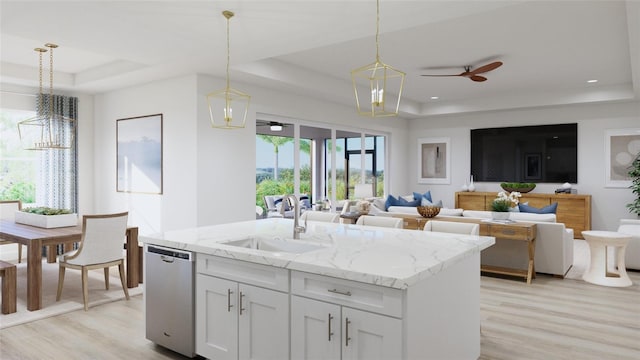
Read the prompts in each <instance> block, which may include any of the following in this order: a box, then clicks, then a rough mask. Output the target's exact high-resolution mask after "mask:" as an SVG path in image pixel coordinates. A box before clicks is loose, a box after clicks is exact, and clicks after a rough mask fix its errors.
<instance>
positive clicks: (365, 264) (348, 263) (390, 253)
mask: <svg viewBox="0 0 640 360" xmlns="http://www.w3.org/2000/svg"><path fill="white" fill-rule="evenodd" d="M292 236H293V220H291V219H283V218H272V219H263V220H255V221H245V222H236V223H230V224H222V225H214V226H204V227H198V228H192V229H185V230H175V231H166V232H164V233H160V234H155V235H147V236H144V235H140V240H141V241H142V242H144V243H146V244H154V245H159V246H167V247H172V248H176V249H182V250H189V251H193V252H197V253H204V254H209V255H215V256H221V257H225V258H232V259H237V260H243V261H249V262H253V263H258V264H264V265H270V266H276V267H281V268H286V269H290V270H299V271H305V272H310V273H315V274H319V275H326V276H333V277H337V278H342V279H347V280H353V281H360V282H364V283H369V284H375V285H380V286H387V287H391V288H397V289H406V288H408V287H410V286H411V285H413V284H415V283H417V282H418V281H420V280H422V279H424V278H427V277H429V276H434V275H436V274H438V273H439V272H440V271H442V270H443V269H446V268H447V267H449V266H452V265H454V264H456V263H458V262H460V261H462V260H463V259H464V258H466V257H469V256H473V255H474V254H477V253H479V252H480V251H481V250H483V249H485V248H487V247H489V246H491V245H493V244H494V243H495V239H494V238H493V237H486V236H469V235H459V234H444V233H437V232H428V231H418V230H403V229H391V228H382V227H374V226H360V225H346V224H336V223H325V222H314V221H309V222H308V223H307V231H306V233H303V234H300V240H291V241H300V242H301V244H302V243H313V244H320V245H322V248H320V249H318V250H313V251H309V252H305V253H301V254H293V253H286V252H265V251H261V250H254V249H248V248H242V247H236V246H231V245H226V244H225V242H229V241H233V240H242V239H248V238H263V239H292ZM478 271H479V269H478Z"/></svg>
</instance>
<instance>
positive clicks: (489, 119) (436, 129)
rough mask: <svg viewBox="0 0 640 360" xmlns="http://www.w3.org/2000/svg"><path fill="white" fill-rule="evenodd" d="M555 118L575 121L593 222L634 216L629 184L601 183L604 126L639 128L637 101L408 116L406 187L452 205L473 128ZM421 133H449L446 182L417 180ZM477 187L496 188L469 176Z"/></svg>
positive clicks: (611, 226)
mask: <svg viewBox="0 0 640 360" xmlns="http://www.w3.org/2000/svg"><path fill="white" fill-rule="evenodd" d="M558 123H577V124H578V183H577V184H575V185H574V187H575V188H577V190H578V193H579V194H590V195H592V202H591V209H592V213H591V215H592V228H593V229H599V230H615V229H617V227H618V220H619V219H621V218H634V217H635V215H634V214H630V213H629V212H628V210H627V208H626V206H625V205H626V204H628V203H630V202H631V201H632V200H633V199H634V196H633V194H632V193H631V190H629V189H624V188H622V189H620V188H606V187H605V159H604V147H605V145H604V140H605V130H606V129H624V128H640V102H633V103H619V104H590V105H575V106H559V107H553V108H542V109H522V110H509V111H492V112H483V113H473V114H463V115H450V116H436V117H429V118H427V119H418V120H412V121H410V124H409V129H408V130H409V134H410V135H409V136H410V139H409V140H408V141H407V145H408V151H409V156H408V159H409V164H416V165H415V166H411V167H410V169H411V170H410V171H409V178H410V188H411V189H419V190H420V191H422V192H424V191H426V190H431V192H432V194H433V198H434V200H440V199H441V200H442V201H443V203H444V205H445V206H447V207H453V206H454V193H455V192H456V191H459V190H460V188H461V187H462V185H463V184H464V183H465V180H467V179H468V178H469V175H470V165H471V158H470V141H469V140H470V135H469V131H470V130H471V129H475V128H486V127H502V126H524V125H542V124H558ZM422 137H450V138H451V157H452V158H451V165H452V169H451V184H450V185H424V184H418V183H417V176H418V173H417V162H418V159H417V156H418V154H417V146H418V145H417V139H419V138H422ZM474 185H475V186H476V191H499V190H500V186H499V184H498V183H478V182H474ZM559 187H560V184H538V186H537V187H536V189H535V190H534V192H539V193H553V192H554V191H555V189H557V188H559Z"/></svg>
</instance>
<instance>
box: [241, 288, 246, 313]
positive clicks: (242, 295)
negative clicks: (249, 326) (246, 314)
mask: <svg viewBox="0 0 640 360" xmlns="http://www.w3.org/2000/svg"><path fill="white" fill-rule="evenodd" d="M243 297H244V294H243V293H242V291H240V315H242V310H247V309H245V308H243V307H242V298H243Z"/></svg>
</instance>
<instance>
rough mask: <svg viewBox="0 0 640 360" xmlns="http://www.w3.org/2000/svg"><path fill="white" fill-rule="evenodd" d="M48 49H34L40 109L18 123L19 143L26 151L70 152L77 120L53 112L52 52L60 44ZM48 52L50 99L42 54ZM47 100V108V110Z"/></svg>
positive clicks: (49, 44)
mask: <svg viewBox="0 0 640 360" xmlns="http://www.w3.org/2000/svg"><path fill="white" fill-rule="evenodd" d="M44 46H46V47H48V48H49V50H47V49H45V48H35V49H34V50H35V51H36V52H37V53H38V58H39V67H38V74H39V80H40V88H39V97H38V109H37V114H36V116H35V117H32V118H29V119H27V120H23V121H20V122H19V123H18V134H19V136H20V142H21V144H22V147H23V148H24V149H25V150H48V149H70V148H71V146H72V144H73V142H74V137H75V124H76V122H75V119H72V118H69V117H66V116H63V115H59V114H55V113H54V111H53V49H55V48H57V47H58V45H56V44H51V43H47V44H45V45H44ZM47 51H49V96H48V97H46V96H45V94H44V92H43V90H42V73H43V68H42V54H44V53H45V52H47ZM45 100H46V103H48V109H46V110H45Z"/></svg>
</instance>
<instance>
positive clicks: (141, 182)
mask: <svg viewBox="0 0 640 360" xmlns="http://www.w3.org/2000/svg"><path fill="white" fill-rule="evenodd" d="M116 153H117V154H116V158H117V166H116V191H118V192H129V193H144V194H162V114H155V115H146V116H138V117H131V118H125V119H118V120H116Z"/></svg>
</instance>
